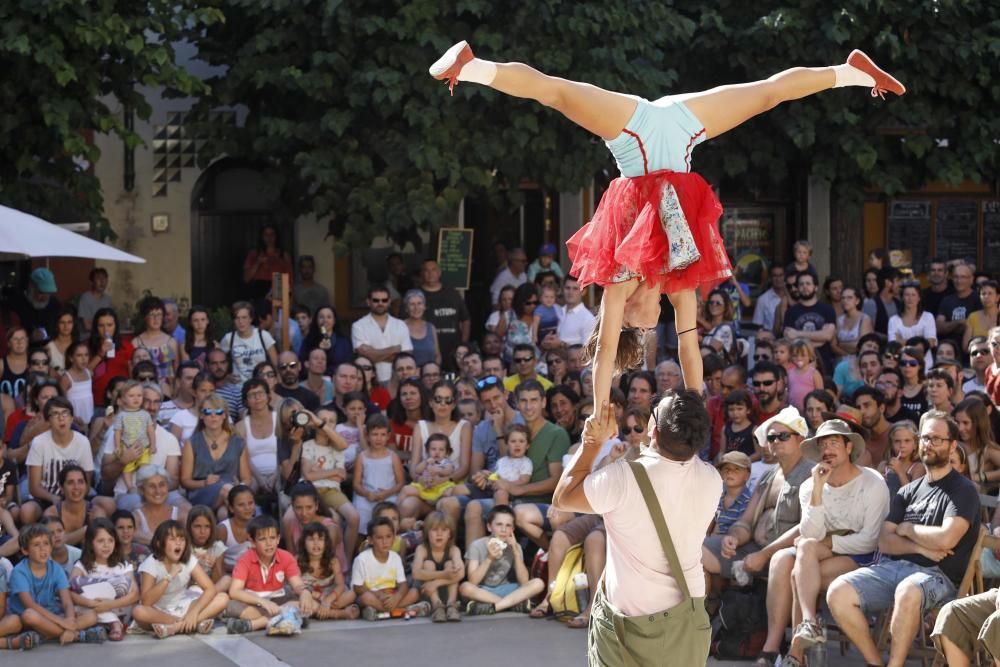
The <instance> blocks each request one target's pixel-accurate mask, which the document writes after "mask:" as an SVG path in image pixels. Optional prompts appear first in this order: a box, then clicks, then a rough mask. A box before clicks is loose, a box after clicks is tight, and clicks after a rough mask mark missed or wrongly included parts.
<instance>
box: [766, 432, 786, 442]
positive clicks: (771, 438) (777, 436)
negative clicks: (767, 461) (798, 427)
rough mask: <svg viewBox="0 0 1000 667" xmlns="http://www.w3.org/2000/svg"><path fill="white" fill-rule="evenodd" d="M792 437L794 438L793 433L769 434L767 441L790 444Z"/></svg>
mask: <svg viewBox="0 0 1000 667" xmlns="http://www.w3.org/2000/svg"><path fill="white" fill-rule="evenodd" d="M791 437H792V434H791V433H787V432H786V433H768V434H767V441H768V442H777V441H779V440H781V441H782V442H788V440H789V439H790V438H791Z"/></svg>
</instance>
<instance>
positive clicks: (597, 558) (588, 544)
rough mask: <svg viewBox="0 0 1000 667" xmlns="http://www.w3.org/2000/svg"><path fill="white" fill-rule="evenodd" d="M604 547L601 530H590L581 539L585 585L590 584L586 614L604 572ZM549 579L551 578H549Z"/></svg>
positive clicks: (604, 542)
mask: <svg viewBox="0 0 1000 667" xmlns="http://www.w3.org/2000/svg"><path fill="white" fill-rule="evenodd" d="M606 547H607V538H606V536H605V534H604V531H603V530H592V531H590V534H589V535H587V537H585V538H584V539H583V566H584V568H585V569H586V570H587V585H588V586H590V599H589V600H588V602H587V613H588V614H589V613H590V607H591V606H593V604H594V596H595V595H597V584H598V582H600V580H601V574H602V573H603V572H604V561H605V560H606V559H607V556H608V551H607V548H606ZM557 574H558V573H557ZM550 581H552V580H551V579H550ZM580 611H581V612H582V611H583V610H582V609H581V610H580Z"/></svg>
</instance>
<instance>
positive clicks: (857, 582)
mask: <svg viewBox="0 0 1000 667" xmlns="http://www.w3.org/2000/svg"><path fill="white" fill-rule="evenodd" d="M840 579H842V580H843V581H845V582H846V583H848V584H850V585H851V587H852V588H853V589H854V590H855V592H857V594H858V599H859V600H860V601H861V611H863V612H864V613H865V615H866V616H870V615H872V614H875V613H878V612H880V611H884V610H886V609H889V608H890V607H892V605H893V602H894V601H895V598H896V588H897V587H898V586H899V585H900V584H901V583H903V582H904V581H905V582H909V583H911V584H914V585H916V586H919V587H920V590H921V592H922V593H923V610H924V611H929V610H931V609H934V608H935V607H939V606H941V605H942V604H944V603H945V602H948V601H949V600H951V599H953V598H954V597H955V593H956V589H955V584H954V583H952V581H951V579H949V578H948V577H947V576H946V575H945V573H944V572H942V571H941V568H939V567H936V566H935V567H922V566H920V565H917V564H916V563H912V562H910V561H908V560H897V559H895V558H889V557H885V556H883V557H882V560H880V561H879V562H878V563H876V564H875V565H872V566H871V567H862V568H859V569H857V570H854V571H853V572H848V573H847V574H845V575H842V576H841V577H840Z"/></svg>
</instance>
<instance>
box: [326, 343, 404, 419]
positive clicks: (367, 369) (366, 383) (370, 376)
mask: <svg viewBox="0 0 1000 667" xmlns="http://www.w3.org/2000/svg"><path fill="white" fill-rule="evenodd" d="M354 365H355V366H357V368H358V370H359V371H361V391H363V392H365V393H366V394H367V395H368V400H369V401H371V402H372V403H373V404H375V405H376V406H378V409H379V410H381V411H382V412H385V411H386V410H387V409H388V408H389V403H390V402H391V401H392V394H390V393H389V390H388V389H386V388H385V387H383V386H382V384H381V383H380V382H379V381H378V376H377V375H375V364H374V363H373V362H372V360H371V359H369V358H368V357H366V356H364V355H360V354H359V355H358V356H356V357H355V358H354ZM330 400H333V399H330ZM327 403H329V401H327Z"/></svg>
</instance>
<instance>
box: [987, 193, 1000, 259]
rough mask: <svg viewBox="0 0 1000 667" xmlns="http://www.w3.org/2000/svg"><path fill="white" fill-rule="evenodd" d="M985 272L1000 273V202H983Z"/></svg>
mask: <svg viewBox="0 0 1000 667" xmlns="http://www.w3.org/2000/svg"><path fill="white" fill-rule="evenodd" d="M983 270H984V271H986V272H987V273H994V274H995V273H1000V201H984V202H983Z"/></svg>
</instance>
